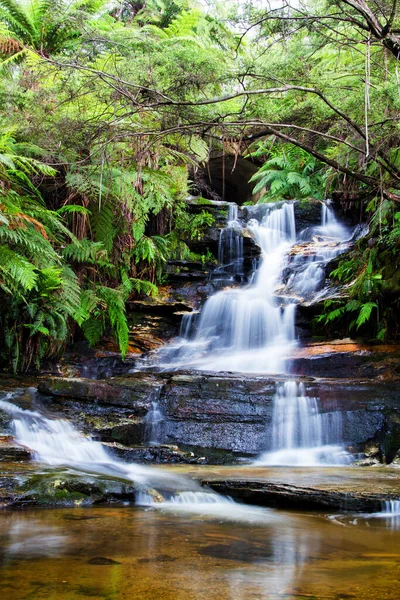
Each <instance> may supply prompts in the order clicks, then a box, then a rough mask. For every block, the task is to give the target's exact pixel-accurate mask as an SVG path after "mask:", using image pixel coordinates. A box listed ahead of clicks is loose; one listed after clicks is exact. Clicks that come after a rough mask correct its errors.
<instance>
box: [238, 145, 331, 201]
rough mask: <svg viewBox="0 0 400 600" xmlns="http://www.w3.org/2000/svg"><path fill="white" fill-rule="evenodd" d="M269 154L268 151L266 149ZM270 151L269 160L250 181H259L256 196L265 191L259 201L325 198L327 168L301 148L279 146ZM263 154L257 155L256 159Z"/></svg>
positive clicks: (254, 191) (254, 190)
mask: <svg viewBox="0 0 400 600" xmlns="http://www.w3.org/2000/svg"><path fill="white" fill-rule="evenodd" d="M266 151H267V152H268V150H266ZM272 154H273V155H272V157H271V152H268V154H267V157H268V156H269V157H268V158H267V160H266V162H265V163H264V164H263V166H262V167H261V168H260V169H259V170H258V171H257V173H256V174H255V175H253V177H252V178H251V179H250V181H254V182H257V183H256V185H255V187H254V189H253V193H254V194H256V193H258V192H262V191H264V193H263V195H262V197H261V198H260V200H259V202H274V201H276V200H282V199H297V200H300V199H301V198H317V199H319V200H323V199H324V192H325V183H326V177H327V171H326V168H325V167H324V165H322V164H321V163H319V162H318V161H317V159H316V158H314V157H313V156H311V155H310V154H309V153H308V152H306V151H304V150H302V149H301V148H296V147H294V146H287V145H283V146H279V149H278V151H277V150H274V151H273V152H272ZM261 155H262V153H261V152H260V151H259V152H257V156H261Z"/></svg>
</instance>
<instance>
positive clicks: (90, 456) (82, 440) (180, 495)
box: [0, 394, 277, 523]
mask: <svg viewBox="0 0 400 600" xmlns="http://www.w3.org/2000/svg"><path fill="white" fill-rule="evenodd" d="M12 397H13V395H12V394H9V398H8V400H0V410H1V411H3V412H4V413H6V414H8V415H10V416H11V417H12V426H13V429H14V433H15V436H16V440H17V442H18V443H19V444H21V445H23V446H26V447H28V448H30V449H31V450H33V451H34V452H35V456H36V460H37V461H39V462H42V463H47V464H48V465H51V466H52V467H69V468H71V469H73V470H74V471H77V472H84V473H91V474H96V475H99V476H100V477H111V478H114V479H122V480H124V481H129V482H133V483H134V484H135V486H136V503H137V504H138V505H140V506H150V507H153V508H158V509H162V510H173V512H178V513H181V512H185V513H191V514H199V515H208V516H213V517H217V518H218V517H222V516H223V517H224V518H225V519H226V520H228V521H229V520H235V521H237V520H241V521H244V522H254V523H258V522H260V521H262V522H265V521H266V520H268V519H270V518H271V519H272V518H274V515H273V513H272V512H271V511H270V510H268V509H261V508H257V507H254V506H244V505H240V504H237V503H236V502H235V501H233V500H232V499H231V498H228V497H225V496H222V495H220V494H217V493H216V492H213V491H212V490H209V489H207V488H204V487H202V486H201V485H200V484H199V483H198V482H197V481H195V480H194V479H191V478H189V477H185V476H180V475H176V474H174V473H168V472H166V471H163V470H161V469H155V468H153V467H147V466H142V465H138V464H135V463H126V462H123V461H122V460H118V459H117V458H115V457H113V456H112V455H111V454H110V453H109V452H108V450H107V449H106V448H105V447H104V446H103V444H101V443H100V442H96V441H94V440H92V439H91V438H90V437H88V436H85V435H83V434H82V433H80V432H79V431H77V430H76V429H75V428H74V427H73V426H72V424H71V423H69V422H68V421H66V420H64V419H51V418H48V417H46V416H44V415H43V414H41V413H40V412H38V411H31V410H24V409H22V408H20V407H18V406H17V405H15V404H14V403H12V402H10V401H9V400H10V399H11V398H12ZM154 492H156V493H154ZM275 518H277V517H275Z"/></svg>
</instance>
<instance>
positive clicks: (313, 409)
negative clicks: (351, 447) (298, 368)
mask: <svg viewBox="0 0 400 600" xmlns="http://www.w3.org/2000/svg"><path fill="white" fill-rule="evenodd" d="M341 429H342V428H341V413H340V412H338V411H335V412H330V413H321V412H320V409H319V402H318V399H317V398H313V397H309V396H307V394H306V391H305V387H304V384H303V383H297V382H296V381H286V382H285V383H283V384H279V385H278V386H277V390H276V394H275V398H274V406H273V416H272V425H271V426H270V427H269V428H268V432H267V433H268V436H269V438H270V440H271V442H270V444H269V446H270V451H268V452H266V453H265V454H263V455H262V456H261V457H260V458H259V459H258V460H257V463H256V464H258V465H271V466H274V465H285V466H318V465H339V464H340V465H343V464H349V463H350V462H351V455H350V454H349V453H347V452H346V451H345V450H344V448H343V447H342V446H341V445H340V438H341Z"/></svg>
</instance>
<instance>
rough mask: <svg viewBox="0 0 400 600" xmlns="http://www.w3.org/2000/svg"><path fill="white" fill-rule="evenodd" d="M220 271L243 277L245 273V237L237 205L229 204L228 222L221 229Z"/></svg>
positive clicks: (219, 246)
mask: <svg viewBox="0 0 400 600" xmlns="http://www.w3.org/2000/svg"><path fill="white" fill-rule="evenodd" d="M218 264H219V269H218V271H219V270H223V271H224V272H225V273H230V274H231V275H234V276H235V275H241V274H242V272H243V235H242V225H241V223H240V222H239V219H238V206H237V204H234V203H230V204H229V212H228V222H227V226H226V227H225V228H224V229H221V232H220V235H219V244H218Z"/></svg>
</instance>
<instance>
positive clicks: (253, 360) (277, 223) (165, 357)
mask: <svg viewBox="0 0 400 600" xmlns="http://www.w3.org/2000/svg"><path fill="white" fill-rule="evenodd" d="M248 213H249V215H250V217H251V218H250V220H249V221H248V223H247V230H248V232H249V233H250V234H251V235H252V236H253V237H254V238H255V239H256V241H257V242H258V244H259V245H260V247H261V249H262V253H263V260H262V264H261V267H260V268H259V270H258V271H257V273H256V274H255V276H254V278H253V283H252V284H251V285H249V286H246V287H244V288H233V289H232V288H230V289H226V290H223V291H220V292H217V293H216V294H214V295H213V296H211V297H210V298H209V299H208V300H207V301H206V303H205V304H204V306H203V308H202V310H201V312H200V314H199V315H195V316H192V317H187V318H186V319H185V322H184V324H182V328H181V336H182V337H180V338H179V340H178V341H177V342H176V343H173V344H171V345H169V346H167V347H165V348H164V349H163V350H162V351H160V353H159V355H158V357H159V359H160V363H161V366H164V367H166V368H171V367H174V368H182V367H187V366H190V367H191V368H196V369H204V370H212V371H242V372H262V373H276V372H282V371H284V370H285V369H286V357H287V354H288V351H289V350H290V348H291V347H292V346H293V345H295V331H294V319H295V304H294V303H292V302H290V301H281V302H279V303H278V301H277V299H276V297H275V290H276V287H277V285H278V284H279V282H280V279H281V276H282V271H283V267H284V260H285V256H286V255H287V252H288V250H289V249H290V247H291V245H292V244H293V243H294V242H295V239H296V232H295V218H294V204H293V202H284V203H280V204H278V205H262V206H257V207H254V208H253V207H250V208H248ZM229 219H230V220H229V221H228V226H227V228H226V229H225V230H223V232H225V233H223V232H222V234H221V235H222V238H221V239H220V244H221V248H224V250H223V251H222V250H221V252H220V258H221V259H223V260H225V258H226V256H228V260H233V259H234V257H236V259H237V258H238V257H240V256H242V254H241V252H242V250H241V248H242V246H241V245H240V244H238V243H237V242H236V241H235V240H236V234H237V230H238V227H239V225H240V224H238V221H237V207H232V208H231V209H230V215H229ZM233 232H235V233H233ZM226 248H228V250H227V249H226ZM231 250H232V252H231ZM236 264H237V261H236ZM194 321H195V327H194V326H193V324H194Z"/></svg>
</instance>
